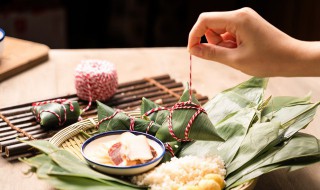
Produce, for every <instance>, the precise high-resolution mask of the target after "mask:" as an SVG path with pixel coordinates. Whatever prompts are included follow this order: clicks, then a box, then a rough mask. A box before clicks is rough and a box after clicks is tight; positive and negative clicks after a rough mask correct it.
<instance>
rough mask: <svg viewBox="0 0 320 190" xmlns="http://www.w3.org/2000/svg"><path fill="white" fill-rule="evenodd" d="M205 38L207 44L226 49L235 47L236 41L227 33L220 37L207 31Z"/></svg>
mask: <svg viewBox="0 0 320 190" xmlns="http://www.w3.org/2000/svg"><path fill="white" fill-rule="evenodd" d="M205 36H206V39H207V41H208V42H209V44H215V45H219V46H222V47H226V48H236V47H237V43H236V39H235V38H234V37H233V36H232V35H231V34H230V33H228V32H226V33H224V34H221V35H220V34H217V33H216V32H214V31H212V30H210V29H209V30H208V31H207V32H206V34H205Z"/></svg>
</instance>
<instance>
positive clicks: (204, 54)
mask: <svg viewBox="0 0 320 190" xmlns="http://www.w3.org/2000/svg"><path fill="white" fill-rule="evenodd" d="M220 44H221V43H220ZM228 46H232V44H230V43H229V42H223V45H222V46H218V45H213V44H208V43H202V44H198V45H195V46H193V47H192V48H191V49H190V50H189V51H190V53H191V54H192V55H195V56H197V57H201V58H203V59H207V60H212V61H217V62H220V63H224V64H227V65H228V64H232V56H233V54H235V49H230V48H228Z"/></svg>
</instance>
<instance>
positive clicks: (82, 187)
mask: <svg viewBox="0 0 320 190" xmlns="http://www.w3.org/2000/svg"><path fill="white" fill-rule="evenodd" d="M46 181H47V182H48V183H50V184H51V185H52V186H54V187H55V188H57V189H63V190H88V189H94V190H122V189H124V190H126V189H134V188H130V187H125V186H109V185H108V184H105V183H103V182H100V181H96V180H93V179H89V178H81V177H74V176H58V175H57V176H52V177H50V178H48V179H47V180H46Z"/></svg>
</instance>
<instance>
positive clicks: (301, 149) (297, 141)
mask: <svg viewBox="0 0 320 190" xmlns="http://www.w3.org/2000/svg"><path fill="white" fill-rule="evenodd" d="M306 145H307V146H306ZM319 156H320V141H319V140H318V139H317V138H316V137H314V136H312V135H308V134H304V133H297V134H295V135H294V136H293V137H292V138H291V139H290V140H288V141H286V142H284V143H282V144H281V145H278V146H275V147H272V148H270V149H269V150H268V151H267V152H265V153H263V154H262V155H260V156H259V157H257V158H255V159H254V160H252V161H251V163H250V164H247V166H246V167H242V168H241V169H240V170H237V171H236V172H234V173H232V174H231V175H229V176H227V178H226V181H227V187H230V186H233V184H234V183H238V182H239V179H240V178H242V176H245V175H247V174H249V173H251V172H252V171H254V170H257V169H259V168H261V170H257V171H258V172H257V173H256V174H259V175H261V174H263V172H264V171H265V170H264V168H265V167H269V166H270V167H272V165H274V166H275V168H277V167H279V166H281V164H283V163H291V164H290V165H288V167H290V166H294V165H295V162H296V161H299V159H301V158H304V161H307V160H308V158H311V160H313V158H314V157H319ZM318 161H319V160H318ZM313 162H314V160H313V161H312V163H313ZM297 165H300V163H299V162H298V163H297ZM256 177H257V176H256ZM251 179H252V178H251ZM246 180H249V179H246Z"/></svg>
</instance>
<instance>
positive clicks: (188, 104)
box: [97, 55, 206, 156]
mask: <svg viewBox="0 0 320 190" xmlns="http://www.w3.org/2000/svg"><path fill="white" fill-rule="evenodd" d="M189 77H190V78H189V79H190V81H189V100H188V101H186V102H178V103H176V104H175V105H174V106H172V107H171V108H165V107H157V108H154V109H151V110H149V111H148V112H146V113H144V114H143V115H142V118H143V117H144V116H149V115H150V114H152V113H155V112H158V111H163V110H167V111H169V116H168V122H169V124H168V129H169V133H170V135H171V136H172V137H173V138H174V139H175V140H176V141H178V142H185V141H192V139H190V138H189V133H190V130H191V126H192V124H193V122H194V121H195V119H196V118H197V117H198V116H199V115H200V114H201V113H205V114H206V111H205V110H204V109H203V108H202V107H201V106H200V105H197V104H195V103H193V102H192V90H191V88H192V56H191V55H190V73H189ZM178 109H195V110H197V111H196V112H195V113H194V114H193V115H192V117H191V118H190V120H189V122H188V124H187V126H186V128H185V132H184V138H183V139H180V138H178V137H177V136H176V135H175V133H174V130H173V124H172V115H173V112H174V111H175V110H178ZM117 113H118V111H116V112H114V114H113V115H111V116H109V117H106V118H104V119H102V120H101V121H100V122H99V123H98V124H97V126H98V127H99V125H100V124H101V123H102V122H104V121H106V120H109V119H112V118H113V117H114V116H115V115H116V114H117ZM152 125H153V122H150V123H149V125H148V127H147V129H146V133H148V132H149V129H150V127H151V126H152ZM130 130H134V119H132V117H130ZM165 146H166V149H167V150H168V151H169V152H170V153H171V155H172V156H174V152H173V149H172V147H171V146H170V145H169V144H168V143H166V144H165Z"/></svg>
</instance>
